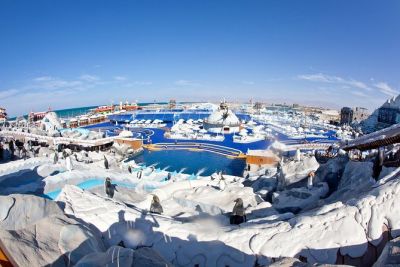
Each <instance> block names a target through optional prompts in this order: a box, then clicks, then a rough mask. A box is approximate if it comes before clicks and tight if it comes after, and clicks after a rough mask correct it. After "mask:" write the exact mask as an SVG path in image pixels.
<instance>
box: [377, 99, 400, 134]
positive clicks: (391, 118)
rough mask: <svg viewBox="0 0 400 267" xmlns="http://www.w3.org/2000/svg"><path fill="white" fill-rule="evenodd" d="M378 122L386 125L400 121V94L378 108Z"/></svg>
mask: <svg viewBox="0 0 400 267" xmlns="http://www.w3.org/2000/svg"><path fill="white" fill-rule="evenodd" d="M378 123H380V124H382V126H384V127H387V126H390V125H393V124H397V123H400V95H399V96H397V97H396V98H392V99H389V100H388V101H386V102H385V104H383V105H382V106H381V107H380V108H379V109H378Z"/></svg>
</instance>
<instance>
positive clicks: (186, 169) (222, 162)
mask: <svg viewBox="0 0 400 267" xmlns="http://www.w3.org/2000/svg"><path fill="white" fill-rule="evenodd" d="M134 160H135V162H143V163H145V164H146V165H147V166H149V165H153V164H156V168H160V169H164V170H167V171H170V172H173V171H176V172H183V173H186V174H194V175H195V176H196V175H204V176H206V175H211V174H212V173H214V172H216V171H224V172H226V173H227V174H230V175H238V176H241V175H242V174H243V170H244V167H245V164H246V163H245V160H243V159H230V158H227V157H225V156H222V155H218V154H214V153H210V152H193V151H187V150H162V151H148V150H145V151H144V152H143V153H142V154H140V155H138V156H136V157H135V158H134Z"/></svg>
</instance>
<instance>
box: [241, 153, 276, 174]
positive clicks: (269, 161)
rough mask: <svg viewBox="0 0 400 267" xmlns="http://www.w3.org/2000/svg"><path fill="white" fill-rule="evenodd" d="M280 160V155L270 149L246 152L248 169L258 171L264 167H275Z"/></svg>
mask: <svg viewBox="0 0 400 267" xmlns="http://www.w3.org/2000/svg"><path fill="white" fill-rule="evenodd" d="M278 162H279V157H278V156H277V155H275V154H274V153H273V152H272V151H270V150H249V151H248V152H247V154H246V169H247V171H257V170H259V169H260V168H262V167H273V166H276V165H277V164H278Z"/></svg>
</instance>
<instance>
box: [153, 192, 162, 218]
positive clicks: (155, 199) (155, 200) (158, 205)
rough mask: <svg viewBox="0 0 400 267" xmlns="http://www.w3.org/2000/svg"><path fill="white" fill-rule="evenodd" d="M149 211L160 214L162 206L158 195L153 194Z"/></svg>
mask: <svg viewBox="0 0 400 267" xmlns="http://www.w3.org/2000/svg"><path fill="white" fill-rule="evenodd" d="M150 212H151V213H155V214H162V213H163V212H164V211H163V208H162V206H161V203H160V199H159V198H158V196H156V195H153V200H152V201H151V206H150Z"/></svg>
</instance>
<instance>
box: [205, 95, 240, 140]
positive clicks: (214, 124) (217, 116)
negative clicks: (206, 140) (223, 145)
mask: <svg viewBox="0 0 400 267" xmlns="http://www.w3.org/2000/svg"><path fill="white" fill-rule="evenodd" d="M239 127H240V120H239V118H238V117H237V116H236V115H235V114H234V113H233V112H232V111H231V110H230V109H229V108H228V106H227V105H226V103H224V102H223V103H221V104H220V106H219V108H218V109H217V110H216V111H214V112H213V113H211V114H210V116H209V117H208V118H207V119H206V120H205V121H204V128H205V129H206V130H207V131H209V132H212V133H235V132H239V130H240V128H239Z"/></svg>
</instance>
